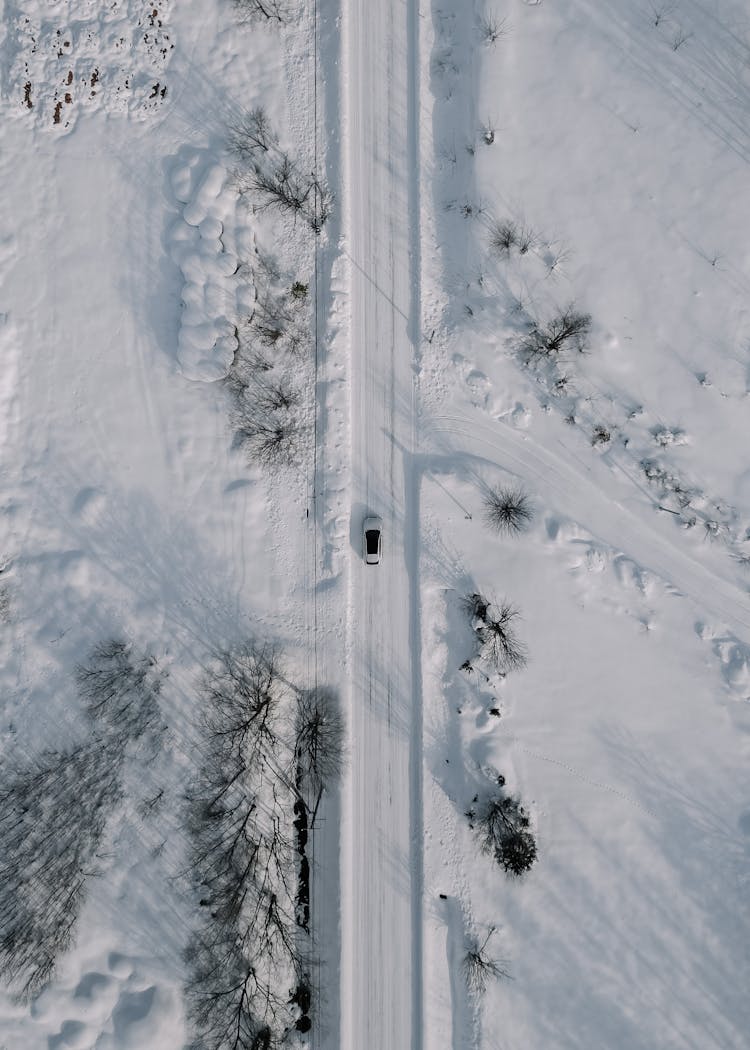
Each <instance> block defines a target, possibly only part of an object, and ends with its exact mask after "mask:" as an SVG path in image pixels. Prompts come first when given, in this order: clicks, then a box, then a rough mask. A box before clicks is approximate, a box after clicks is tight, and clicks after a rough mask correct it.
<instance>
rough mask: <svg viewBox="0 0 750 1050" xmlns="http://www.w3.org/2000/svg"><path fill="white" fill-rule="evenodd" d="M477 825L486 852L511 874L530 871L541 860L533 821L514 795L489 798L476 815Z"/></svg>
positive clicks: (483, 849) (518, 874) (516, 874)
mask: <svg viewBox="0 0 750 1050" xmlns="http://www.w3.org/2000/svg"><path fill="white" fill-rule="evenodd" d="M473 819H474V826H475V828H476V829H477V831H478V833H479V837H480V842H481V848H482V852H483V853H490V854H492V856H493V857H494V858H495V860H496V861H497V863H498V864H499V865H500V866H501V867H502V868H503V870H504V871H506V872H507V873H508V874H509V875H514V876H520V875H523V874H524V873H525V872H527V871H528V870H529V869H530V868H531V867H532V865H533V864H534V861H535V860H536V857H537V848H536V842H535V840H534V836H533V834H532V833H531V831H530V829H529V825H530V821H529V818H528V815H527V814H526V811H525V810H524V808H523V806H522V805H521V803H520V801H519V800H518V799H517V798H514V797H512V796H510V795H507V796H494V797H490V798H488V799H486V800H485V801H484V803H483V804H482V805H481V806H480V807H479V810H478V812H476V813H475V814H474V818H473Z"/></svg>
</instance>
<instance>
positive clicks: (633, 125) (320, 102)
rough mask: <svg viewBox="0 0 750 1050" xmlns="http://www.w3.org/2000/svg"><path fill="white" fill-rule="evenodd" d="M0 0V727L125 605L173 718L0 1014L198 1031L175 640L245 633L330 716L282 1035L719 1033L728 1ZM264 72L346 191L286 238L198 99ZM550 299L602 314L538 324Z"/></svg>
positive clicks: (17, 743)
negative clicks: (280, 350) (67, 921)
mask: <svg viewBox="0 0 750 1050" xmlns="http://www.w3.org/2000/svg"><path fill="white" fill-rule="evenodd" d="M2 11H3V15H2V19H1V20H0V25H1V26H2V29H1V30H0V33H2V38H1V39H0V85H1V86H2V114H3V120H2V123H1V124H0V199H2V200H3V202H4V203H5V205H6V207H5V211H4V223H3V228H2V229H1V230H0V354H2V369H1V374H0V442H2V473H1V474H0V486H1V491H0V512H1V513H0V568H1V569H2V571H1V572H0V616H1V617H2V628H3V630H2V641H1V643H0V644H1V645H2V685H3V706H2V711H1V712H0V748H1V749H2V751H1V753H0V759H1V760H2V762H3V763H9V762H23V761H26V760H28V759H29V758H31V757H32V756H34V755H36V754H39V753H40V752H41V751H42V750H43V749H45V748H51V747H56V746H57V747H59V746H61V745H64V744H66V743H69V742H70V741H72V740H74V739H77V737H78V735H79V734H80V732H81V730H82V724H83V718H82V711H81V703H80V699H79V698H78V696H77V694H76V689H75V683H74V678H73V673H72V672H73V668H74V666H75V665H76V663H78V662H79V661H80V660H82V659H84V658H85V655H86V653H87V652H88V650H89V649H90V647H91V645H92V644H94V643H95V642H97V641H98V640H100V639H101V638H102V637H106V636H108V635H110V634H112V633H113V632H120V633H124V634H125V635H127V636H128V637H130V638H132V639H133V640H134V641H135V642H136V643H137V644H139V645H142V646H147V647H150V648H151V649H152V650H153V651H154V653H155V654H156V655H157V656H158V657H159V658H160V662H161V664H162V666H163V668H164V669H165V670H167V671H168V672H169V676H168V678H167V679H166V681H165V685H164V690H163V701H164V714H165V718H166V721H167V722H168V724H169V727H170V729H169V733H168V735H167V737H166V743H165V746H164V748H163V749H162V751H161V753H160V754H159V756H158V759H157V760H155V761H150V760H148V758H147V756H146V755H144V756H143V759H142V763H141V765H140V766H138V764H137V763H136V764H135V767H134V768H132V769H131V770H130V772H129V774H128V778H127V781H126V796H125V801H124V803H123V806H122V807H121V809H120V811H118V813H117V814H116V815H115V817H114V818H113V821H112V824H111V827H110V829H109V833H108V838H107V840H106V853H105V856H104V857H103V858H102V863H101V868H102V875H101V877H99V878H97V879H93V880H91V887H90V890H89V896H88V901H87V904H86V907H85V909H84V911H83V914H82V916H81V921H80V923H79V925H78V927H77V929H76V937H75V943H74V945H73V947H72V948H71V950H70V951H69V952H68V953H67V954H65V955H64V956H63V958H62V960H61V962H60V965H59V967H58V970H57V972H56V974H55V976H54V978H53V980H52V981H51V982H50V984H49V985H48V987H47V988H46V989H45V990H44V991H43V992H42V993H41V994H40V995H39V996H38V997H37V998H36V999H34V1000H33V1001H32V1002H31V1003H30V1004H19V1003H17V1002H14V1001H13V999H12V997H11V995H10V994H9V993H6V992H5V991H3V992H2V993H0V1047H4V1048H5V1050H49V1048H58V1050H61V1048H64V1047H78V1048H81V1050H132V1048H136V1047H137V1048H139V1050H178V1048H181V1047H183V1046H184V1045H185V1043H186V1040H187V1038H188V1032H187V1025H186V1020H185V1009H184V1004H183V996H182V985H183V982H184V979H185V964H184V962H183V958H182V951H183V948H184V945H185V942H186V939H187V937H188V935H189V932H190V930H191V929H192V927H193V925H194V922H195V916H196V912H197V901H196V900H195V899H194V898H193V893H192V890H191V889H190V886H189V883H188V882H187V880H186V879H185V878H184V874H183V873H184V861H185V848H186V843H185V834H184V830H183V824H184V820H183V817H184V806H183V798H182V796H183V791H184V786H185V784H186V783H187V782H188V780H189V778H190V776H191V771H192V770H193V768H194V763H195V747H196V733H197V725H198V721H199V714H200V712H199V711H198V710H197V694H196V680H197V677H198V675H199V673H200V671H201V668H202V667H203V666H204V664H205V661H206V658H207V655H208V654H209V652H210V651H211V649H212V648H214V647H215V646H217V645H221V644H225V643H227V642H229V641H232V640H234V639H237V638H238V637H242V636H243V635H245V634H247V633H248V632H255V633H260V634H262V635H263V636H264V637H269V638H274V639H277V640H279V641H281V642H282V643H283V644H284V645H285V646H286V648H287V651H288V653H289V659H290V666H291V668H292V669H293V672H294V673H295V674H296V675H297V676H298V678H299V680H301V681H302V682H305V683H312V682H313V681H316V680H317V681H325V682H326V683H329V684H332V685H334V686H336V687H338V688H339V689H340V691H341V695H342V697H343V698H344V704H345V710H346V712H347V719H348V725H349V729H348V746H347V751H348V761H347V769H346V772H345V775H344V778H343V780H342V783H341V786H340V792H339V794H337V795H336V796H334V797H333V798H332V799H331V800H330V803H329V807H328V810H327V812H326V816H325V820H324V822H323V825H322V830H321V832H320V834H319V836H318V837H317V838H316V841H315V846H314V850H315V855H314V860H315V864H316V871H317V873H318V876H319V878H318V881H317V882H315V881H314V883H313V914H314V915H317V916H318V929H317V931H316V953H317V954H316V958H315V960H314V963H315V966H316V969H317V971H318V974H319V993H318V1021H319V1023H318V1024H317V1025H316V1027H315V1028H314V1031H313V1040H312V1042H313V1045H316V1046H320V1047H323V1048H331V1050H333V1048H334V1047H339V1046H341V1047H348V1046H349V1045H355V1044H356V1045H357V1046H360V1047H363V1048H364V1047H372V1048H373V1050H375V1048H377V1050H395V1048H396V1047H402V1046H404V1045H410V1046H411V1047H412V1050H420V1047H422V1046H424V1047H425V1048H433V1047H434V1048H435V1050H437V1048H438V1047H440V1048H443V1047H445V1046H446V1045H450V1046H451V1050H464V1048H473V1047H477V1048H479V1047H485V1046H486V1047H497V1048H503V1050H506V1048H507V1050H515V1048H518V1047H523V1048H524V1050H549V1048H550V1047H553V1048H561V1050H565V1048H568V1047H570V1048H571V1050H572V1048H574V1047H575V1048H579V1047H588V1046H594V1045H595V1046H601V1047H606V1048H607V1050H625V1048H627V1050H634V1048H643V1050H653V1048H656V1047H658V1048H659V1050H662V1048H668V1050H684V1048H689V1050H743V1048H744V1047H746V1045H747V1032H748V1030H750V1011H749V1010H748V1004H747V997H746V994H745V990H746V988H747V986H748V980H749V978H750V965H749V959H748V951H747V941H748V929H749V923H748V919H749V916H748V904H747V902H748V889H749V888H750V879H749V877H748V871H749V869H748V862H749V861H750V776H748V757H749V753H750V746H749V744H750V737H749V736H748V733H749V732H750V715H749V713H748V712H749V710H750V709H749V708H748V704H749V703H750V601H749V596H748V587H749V586H750V570H749V569H748V567H747V564H748V562H750V540H749V539H748V529H749V528H750V463H748V459H747V454H746V448H747V433H748V406H749V405H750V400H749V393H750V317H749V316H748V310H747V297H748V291H750V257H748V251H747V244H746V237H745V216H746V212H747V190H746V181H747V179H746V169H747V164H748V160H750V137H749V133H748V127H749V126H750V125H749V124H748V120H749V119H750V20H748V17H747V12H746V10H745V6H744V4H743V3H741V2H740V0H710V2H707V3H703V2H701V3H698V2H692V0H679V2H678V3H657V2H654V4H653V5H652V4H649V3H647V2H646V0H644V2H643V3H642V4H641V3H630V2H628V0H602V2H599V3H588V2H585V0H572V2H571V3H568V4H564V5H561V4H554V3H553V2H552V0H541V2H537V3H531V2H529V0H502V2H499V3H497V4H495V5H492V6H491V7H488V8H483V7H481V6H480V5H478V4H477V5H474V4H471V5H469V6H468V7H467V5H466V4H464V3H462V2H460V0H434V2H433V3H432V4H428V3H426V2H424V0H421V2H418V0H393V2H392V3H390V2H388V3H382V4H366V3H362V4H360V3H353V4H349V5H339V4H338V3H336V2H335V0H318V3H317V6H316V8H315V10H314V11H313V10H312V9H311V10H309V11H308V10H307V9H305V12H304V14H302V15H301V16H300V17H299V18H297V19H294V20H293V21H292V23H291V24H290V25H289V26H287V27H286V28H284V29H282V30H279V29H278V28H274V27H271V26H264V25H258V24H254V25H249V24H245V25H238V23H237V19H236V17H235V12H234V11H233V9H232V5H231V4H229V3H227V2H220V0H201V2H198V0H183V2H181V3H179V4H178V3H175V2H171V3H169V4H161V5H158V6H155V5H152V4H145V3H138V2H136V0H127V2H125V0H117V2H114V3H111V2H107V3H105V2H104V0H87V2H85V3H84V2H79V3H72V2H71V3H67V2H65V0H54V2H53V0H50V2H44V0H5V3H4V5H3V8H2ZM313 14H316V16H317V34H315V33H314V32H313ZM493 27H494V28H497V30H498V32H497V34H494V33H493V32H490V30H492V29H493ZM493 35H496V39H495V40H491V39H489V38H490V37H491V36H493ZM316 68H317V78H316V76H315V70H316ZM256 105H263V106H264V107H265V109H266V110H267V112H268V114H269V116H270V118H271V120H272V122H273V124H274V126H275V127H277V128H278V129H279V132H280V135H281V140H282V143H283V145H284V147H285V148H290V149H292V150H294V151H295V153H297V154H299V155H300V156H301V157H302V160H303V163H304V164H307V165H309V166H310V167H312V165H313V164H314V163H317V165H318V170H320V171H323V172H324V173H325V175H326V177H327V179H328V182H329V185H330V186H331V189H332V190H333V193H334V196H335V200H334V208H333V211H332V214H331V218H330V220H329V223H328V225H327V227H326V231H325V233H324V235H323V236H322V237H321V238H319V239H318V242H317V252H316V253H314V251H313V242H314V238H313V236H312V234H310V233H309V232H306V231H305V230H304V229H302V224H301V223H297V224H294V223H293V222H291V221H289V220H287V219H286V218H284V217H283V216H279V215H278V214H277V213H275V212H273V211H269V210H263V211H256V212H255V213H254V212H253V211H252V210H251V209H248V208H247V207H246V206H245V204H243V203H242V202H241V201H240V200H239V195H238V193H237V188H236V186H235V184H234V182H233V180H232V178H231V160H230V158H229V157H228V156H227V154H226V152H225V151H224V143H225V133H226V128H227V125H228V124H231V123H232V121H233V120H234V119H235V118H236V117H237V115H238V114H240V113H241V112H242V111H245V110H247V109H249V108H251V107H253V106H256ZM503 223H505V224H506V232H507V230H508V229H510V230H511V231H512V237H511V240H510V243H509V244H508V246H507V248H505V249H503V248H502V247H498V244H499V238H498V236H497V233H498V227H499V225H500V224H503ZM256 249H262V250H264V251H265V252H270V253H273V254H274V255H275V256H276V257H277V261H278V262H279V265H280V266H281V268H282V270H283V273H284V274H288V275H290V279H291V278H292V277H293V278H294V279H296V280H299V281H302V282H304V283H306V284H308V286H309V288H310V290H311V291H310V294H311V296H312V295H313V293H314V295H315V304H316V307H317V323H316V324H317V326H316V330H315V334H316V336H317V338H316V340H314V342H315V343H316V351H315V355H314V356H315V361H314V362H312V360H309V361H308V363H307V364H306V365H304V366H301V369H300V376H301V377H302V379H303V380H304V382H305V383H307V387H306V389H307V391H308V395H307V400H305V399H304V398H303V402H302V404H303V408H302V411H303V412H306V413H307V416H306V428H307V429H306V432H308V433H310V435H311V436H312V443H311V448H310V450H309V454H305V455H303V456H302V458H301V459H300V461H299V465H298V467H296V468H295V469H292V470H285V471H283V472H282V473H281V474H277V475H274V476H269V475H268V474H267V473H264V472H262V471H261V470H260V469H259V468H258V467H256V466H254V465H253V464H250V463H248V459H247V456H246V455H245V454H243V453H242V451H241V450H240V449H238V448H237V447H236V444H235V443H234V442H233V438H232V432H231V431H232V427H231V422H230V418H229V412H228V403H227V396H226V390H225V387H224V386H223V385H222V383H221V382H220V381H218V382H217V380H220V379H221V377H222V376H224V375H225V374H226V371H227V368H228V367H229V365H230V364H231V361H232V357H233V354H234V352H235V348H236V340H237V338H238V335H237V332H236V330H235V322H236V320H237V318H238V317H242V316H243V315H244V314H245V313H246V311H247V309H248V307H249V305H250V304H251V303H252V301H253V297H254V295H255V292H256V288H255V286H254V283H253V279H252V275H251V273H250V271H249V270H248V268H247V267H243V266H242V264H243V262H246V261H247V259H248V258H249V257H252V256H253V253H254V252H255V251H256ZM316 264H317V265H316ZM569 303H575V304H576V308H577V309H578V310H579V311H581V312H585V313H587V314H590V315H591V330H590V333H589V336H588V340H587V349H586V352H585V353H579V352H578V351H577V350H576V349H574V348H572V347H571V348H568V350H567V351H566V352H564V353H562V354H561V355H560V357H559V359H555V360H554V361H552V362H550V361H549V360H548V359H546V358H543V359H542V360H541V361H538V362H534V363H532V364H531V365H529V364H525V363H524V359H523V353H522V345H523V342H524V339H525V338H526V337H527V336H528V333H529V331H530V329H531V328H532V326H533V325H534V324H537V325H538V326H539V327H540V328H543V327H545V326H548V325H549V323H550V321H551V320H553V319H554V317H555V315H556V313H558V312H559V311H560V310H562V309H564V308H565V307H566V306H567V305H568V304H569ZM313 364H314V367H315V374H316V381H315V383H314V384H313V383H312V382H311V380H310V378H309V377H310V374H311V371H312V368H313ZM313 385H314V393H315V402H316V406H315V408H313V404H312V392H313ZM313 416H314V420H313ZM312 444H314V446H315V447H314V453H313V450H312ZM502 484H514V485H521V486H523V487H524V488H525V490H526V491H527V493H528V495H529V498H530V500H531V503H532V504H533V507H534V517H533V520H532V522H531V524H530V527H529V528H528V530H527V531H526V532H525V533H523V534H522V535H521V536H520V537H516V538H513V539H511V538H502V537H497V536H495V535H493V534H492V533H491V532H490V531H489V530H488V529H487V527H486V526H485V524H484V522H483V498H484V496H485V494H486V493H487V491H488V489H489V487H491V486H496V485H502ZM365 510H368V511H371V512H376V513H379V514H381V515H382V517H383V519H384V522H385V537H384V560H383V564H382V565H381V566H379V567H378V568H375V569H370V568H366V567H364V566H363V565H362V563H361V559H360V528H361V518H362V515H363V514H364V512H365ZM474 591H481V592H482V593H486V594H487V595H488V596H490V597H491V598H493V599H496V600H501V599H504V598H507V599H508V600H510V601H511V602H513V603H514V604H515V605H516V606H517V607H518V609H519V610H520V620H519V627H518V630H519V634H520V636H521V637H522V640H523V641H524V642H525V644H526V645H527V647H528V664H527V667H526V668H525V669H524V670H521V671H518V672H515V673H513V674H510V675H508V676H507V677H506V678H505V679H499V678H497V677H494V678H492V680H490V681H485V680H483V679H481V677H480V675H479V674H478V673H473V674H467V673H466V672H465V671H462V670H460V665H461V664H462V663H463V662H464V661H465V660H466V659H467V658H468V657H469V656H470V655H471V645H472V640H471V632H470V630H469V627H468V625H467V621H466V618H465V616H464V613H463V612H462V609H461V606H460V599H461V597H462V596H464V595H466V594H467V593H472V592H474ZM487 770H494V771H495V772H496V773H502V774H503V775H504V777H505V779H506V786H507V789H508V790H509V791H512V792H514V793H518V795H519V796H520V798H521V799H522V800H523V802H524V804H525V805H526V807H527V809H528V810H529V813H530V816H531V823H532V827H533V830H534V834H535V836H536V839H537V843H538V849H539V856H538V860H537V863H536V864H535V865H534V867H533V868H532V869H531V871H530V872H529V873H528V874H527V875H526V876H525V877H524V878H523V879H520V880H512V879H508V878H507V877H506V876H505V875H504V874H503V872H502V871H501V870H500V868H499V867H498V866H497V865H496V864H494V863H493V861H492V860H491V858H489V857H486V856H482V855H481V854H480V852H479V849H478V845H477V841H476V838H475V836H474V834H473V833H472V831H471V829H470V828H469V821H468V819H467V817H466V815H465V814H466V812H467V811H468V810H469V809H470V807H471V806H472V799H473V798H474V796H475V795H476V794H477V793H478V792H479V791H481V789H482V785H483V784H484V783H486V775H485V774H486V771H487ZM161 789H163V790H164V797H163V802H162V805H161V808H160V811H159V813H158V814H157V815H156V816H154V815H149V813H148V811H147V807H145V806H144V802H145V801H146V800H147V799H149V798H152V797H153V796H154V795H155V793H156V792H157V791H159V790H161ZM441 895H443V896H441ZM316 909H317V910H316ZM493 928H494V929H495V933H494V934H493V936H492V940H491V942H490V943H491V945H492V950H493V952H494V954H495V955H496V956H497V957H498V958H500V959H502V960H503V963H504V967H505V969H506V971H507V973H508V974H509V976H510V978H511V979H503V980H501V981H498V982H493V983H491V984H490V986H489V987H488V989H487V991H486V993H485V994H484V996H483V997H477V996H474V995H472V994H469V993H468V992H467V989H466V985H465V982H464V979H463V974H462V958H463V955H464V953H465V951H466V946H467V944H468V943H469V941H470V939H471V938H472V937H479V938H480V940H482V939H483V938H484V936H485V935H486V934H487V933H488V932H489V931H490V930H491V929H493ZM449 1033H450V1034H449Z"/></svg>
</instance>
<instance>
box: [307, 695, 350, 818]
mask: <svg viewBox="0 0 750 1050" xmlns="http://www.w3.org/2000/svg"><path fill="white" fill-rule="evenodd" d="M343 743H344V720H343V718H342V716H341V707H340V704H339V699H338V696H337V695H336V693H334V691H333V690H332V689H328V688H325V687H318V688H316V689H310V690H306V691H305V692H302V693H300V695H299V698H298V701H297V739H296V744H295V754H296V761H297V771H298V775H299V777H300V787H301V788H302V789H303V790H304V791H305V792H306V793H307V795H308V797H309V798H311V799H314V800H315V802H314V811H313V820H314V817H315V811H316V810H317V806H318V802H319V800H320V796H321V794H322V793H323V791H324V790H325V788H326V786H327V785H328V784H329V783H330V782H331V781H333V780H336V779H337V778H338V777H339V776H340V774H341V769H342V764H343Z"/></svg>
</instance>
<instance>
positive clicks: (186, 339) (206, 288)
mask: <svg viewBox="0 0 750 1050" xmlns="http://www.w3.org/2000/svg"><path fill="white" fill-rule="evenodd" d="M171 185H172V190H173V192H174V195H175V197H176V199H177V201H178V202H179V203H180V204H182V205H183V208H182V216H181V218H180V219H178V221H177V223H176V224H175V226H174V227H173V229H172V231H171V234H170V255H171V257H172V260H173V262H175V263H176V264H177V266H179V268H180V271H181V272H182V278H183V287H182V317H181V321H180V333H179V336H178V339H177V360H178V362H179V365H180V370H181V371H182V373H183V375H184V376H186V377H187V378H188V379H193V380H199V381H203V382H213V381H215V380H217V379H223V378H224V376H226V374H227V372H228V371H229V367H230V365H231V363H232V360H233V358H234V355H235V352H236V350H237V327H236V324H237V317H238V316H239V314H240V297H241V296H242V293H243V292H244V291H245V289H246V285H245V284H244V283H243V282H242V280H241V279H240V278H239V277H238V268H239V264H238V260H237V256H236V254H235V253H234V252H233V251H231V250H230V249H229V246H228V244H230V243H231V242H232V240H233V230H234V213H235V208H236V203H237V193H236V191H235V190H234V188H233V187H232V186H231V184H228V178H227V170H226V168H224V167H223V165H221V164H217V163H213V162H212V163H210V164H208V166H207V167H205V166H203V165H202V164H201V163H200V154H197V153H196V154H194V155H191V156H190V157H188V158H187V160H183V161H181V162H180V163H179V164H178V165H177V166H176V167H175V169H174V170H173V172H172V176H171Z"/></svg>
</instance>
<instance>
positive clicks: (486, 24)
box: [477, 11, 510, 47]
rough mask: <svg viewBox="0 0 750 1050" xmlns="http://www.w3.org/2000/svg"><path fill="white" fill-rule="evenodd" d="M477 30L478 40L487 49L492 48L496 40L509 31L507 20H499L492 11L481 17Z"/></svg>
mask: <svg viewBox="0 0 750 1050" xmlns="http://www.w3.org/2000/svg"><path fill="white" fill-rule="evenodd" d="M477 28H478V30H479V38H480V40H481V41H482V43H484V44H486V45H487V47H494V46H495V44H496V43H497V42H498V40H499V39H500V38H501V37H503V36H505V35H506V34H507V33H508V32H509V31H510V26H509V25H508V20H507V18H500V16H499V15H497V14H496V13H495V12H494V11H489V12H487V13H486V14H484V15H481V16H480V18H479V22H478V24H477Z"/></svg>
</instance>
